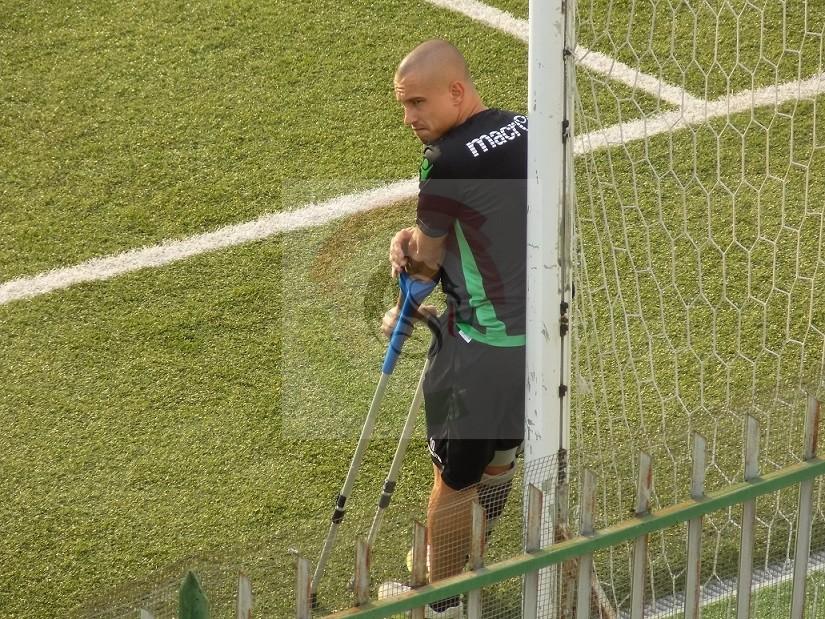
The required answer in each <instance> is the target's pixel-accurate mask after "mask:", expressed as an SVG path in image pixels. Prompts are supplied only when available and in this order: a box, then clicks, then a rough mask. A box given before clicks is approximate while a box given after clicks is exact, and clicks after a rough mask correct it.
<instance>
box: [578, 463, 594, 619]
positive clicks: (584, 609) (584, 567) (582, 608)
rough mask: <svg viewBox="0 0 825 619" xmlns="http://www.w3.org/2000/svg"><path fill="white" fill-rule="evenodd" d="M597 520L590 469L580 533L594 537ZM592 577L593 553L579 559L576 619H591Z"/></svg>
mask: <svg viewBox="0 0 825 619" xmlns="http://www.w3.org/2000/svg"><path fill="white" fill-rule="evenodd" d="M595 519H596V474H595V473H594V472H593V471H592V470H590V469H585V471H584V483H583V487H582V494H581V516H580V519H579V533H581V535H593V522H594V521H595ZM592 577H593V553H590V554H586V555H582V556H581V557H580V558H579V576H578V584H577V587H576V619H588V618H589V617H590V592H591V586H592Z"/></svg>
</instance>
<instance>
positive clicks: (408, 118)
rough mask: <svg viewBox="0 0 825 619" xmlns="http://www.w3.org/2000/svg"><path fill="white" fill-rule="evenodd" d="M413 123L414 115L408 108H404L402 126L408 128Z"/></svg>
mask: <svg viewBox="0 0 825 619" xmlns="http://www.w3.org/2000/svg"><path fill="white" fill-rule="evenodd" d="M414 122H415V115H414V114H413V112H412V110H411V109H410V108H406V107H405V108H404V124H405V125H407V126H408V127H410V126H412V124H413V123H414Z"/></svg>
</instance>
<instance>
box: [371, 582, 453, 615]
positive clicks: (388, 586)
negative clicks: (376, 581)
mask: <svg viewBox="0 0 825 619" xmlns="http://www.w3.org/2000/svg"><path fill="white" fill-rule="evenodd" d="M408 591H412V587H408V586H407V585H403V584H401V583H400V582H392V581H388V582H385V583H382V584H381V586H380V587H378V599H379V600H385V599H387V598H390V597H394V596H396V595H401V594H402V593H407V592H408ZM405 616H407V617H409V616H410V613H409V612H408V613H407V614H406V615H405ZM424 617H425V619H463V617H464V602H462V601H461V600H459V601H458V604H456V605H455V606H450V607H449V608H445V609H444V610H442V611H438V610H435V609H434V608H433V607H432V606H430V605H429V604H428V605H427V606H425V607H424Z"/></svg>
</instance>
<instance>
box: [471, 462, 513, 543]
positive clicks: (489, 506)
mask: <svg viewBox="0 0 825 619" xmlns="http://www.w3.org/2000/svg"><path fill="white" fill-rule="evenodd" d="M515 474H516V463H515V462H513V463H512V466H511V467H510V470H508V471H505V472H504V473H501V474H500V475H488V474H487V473H484V474H483V475H482V476H481V481H480V482H479V484H478V501H479V503H480V504H481V506H482V507H483V508H484V511H485V513H486V514H487V532H488V533H489V532H490V531H492V529H493V526H494V525H495V522H496V520H498V518H499V516H501V513H502V512H503V511H504V507H505V505H507V497H508V496H509V494H510V489H511V488H512V487H513V477H514V476H515Z"/></svg>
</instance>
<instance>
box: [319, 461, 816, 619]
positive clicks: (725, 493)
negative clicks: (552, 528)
mask: <svg viewBox="0 0 825 619" xmlns="http://www.w3.org/2000/svg"><path fill="white" fill-rule="evenodd" d="M821 475H825V460H823V459H822V458H812V459H810V460H807V461H805V462H801V463H799V464H794V465H791V466H788V467H786V468H783V469H781V470H779V471H776V472H773V473H767V474H765V475H762V476H759V477H755V478H754V479H752V480H749V481H746V482H741V483H738V484H734V485H732V486H729V487H727V488H725V489H723V490H720V491H718V492H715V493H711V494H708V495H706V496H705V497H704V498H702V499H699V500H688V501H684V502H682V503H679V504H676V505H673V506H671V507H667V508H665V509H662V510H661V511H658V512H656V513H652V514H649V515H646V516H642V517H638V518H630V519H628V520H625V521H623V522H621V523H619V524H616V525H613V526H611V527H607V528H605V529H602V530H599V531H597V532H596V533H595V534H593V535H592V536H588V537H582V536H579V537H576V538H573V539H571V540H568V541H565V542H560V543H558V544H555V545H553V546H551V547H549V548H544V549H541V550H537V551H535V552H532V553H529V554H522V555H519V556H517V557H514V558H512V559H508V560H506V561H502V562H500V563H496V564H494V565H490V566H488V567H484V568H481V569H480V570H478V571H475V572H468V573H466V574H461V575H459V576H454V577H452V578H448V579H445V580H442V581H439V582H438V583H436V584H431V585H426V586H423V587H420V588H418V589H416V590H415V591H411V592H409V593H405V594H402V595H398V596H396V597H393V598H391V599H386V600H382V601H375V602H370V603H368V604H365V605H364V606H361V607H358V608H351V609H348V610H344V611H340V612H337V613H334V614H331V615H327V617H326V619H345V618H347V619H349V618H352V619H356V618H357V619H384V618H385V617H389V616H391V615H393V614H396V613H404V612H406V611H409V610H412V609H414V608H420V607H422V606H424V605H425V604H428V603H430V602H436V601H438V600H442V599H444V598H448V597H451V596H454V595H460V594H462V593H466V592H468V591H472V590H475V589H480V588H483V587H487V586H490V585H494V584H497V583H500V582H503V581H505V580H509V579H511V578H516V577H521V576H524V575H525V574H528V573H532V572H535V571H537V570H540V569H543V568H546V567H549V566H551V565H557V564H560V563H562V562H564V561H568V560H571V559H575V558H578V557H581V556H583V555H587V554H589V553H592V552H594V551H597V550H602V549H605V548H609V547H611V546H616V545H617V544H621V543H624V542H628V541H631V540H634V539H636V538H638V537H639V536H641V535H647V534H650V533H654V532H656V531H661V530H663V529H667V528H669V527H672V526H675V525H680V524H683V523H685V522H688V521H690V520H693V519H695V518H699V517H701V516H705V515H707V514H710V513H713V512H716V511H720V510H723V509H727V508H729V507H733V506H735V505H741V504H742V503H745V502H747V501H753V500H755V499H757V498H758V497H760V496H764V495H766V494H770V493H772V492H776V491H777V490H782V489H783V488H788V487H790V486H794V485H797V484H800V483H801V482H804V481H807V480H813V479H814V478H816V477H818V476H821Z"/></svg>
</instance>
